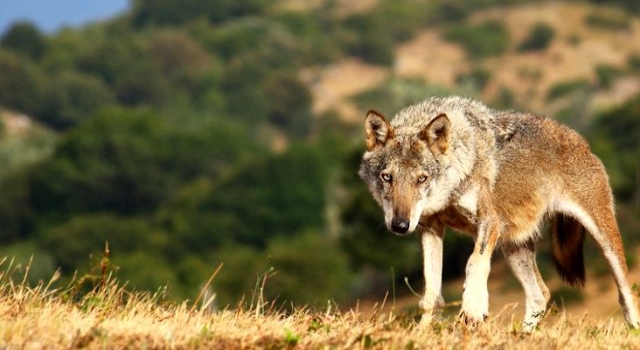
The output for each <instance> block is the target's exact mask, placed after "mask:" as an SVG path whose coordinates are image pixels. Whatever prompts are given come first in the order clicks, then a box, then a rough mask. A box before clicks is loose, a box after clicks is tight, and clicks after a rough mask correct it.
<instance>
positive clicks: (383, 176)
mask: <svg viewBox="0 0 640 350" xmlns="http://www.w3.org/2000/svg"><path fill="white" fill-rule="evenodd" d="M380 178H381V179H382V181H384V182H391V179H392V177H391V174H387V173H381V174H380Z"/></svg>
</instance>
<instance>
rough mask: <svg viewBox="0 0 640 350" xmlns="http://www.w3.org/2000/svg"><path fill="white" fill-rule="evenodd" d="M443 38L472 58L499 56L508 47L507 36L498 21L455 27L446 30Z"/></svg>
mask: <svg viewBox="0 0 640 350" xmlns="http://www.w3.org/2000/svg"><path fill="white" fill-rule="evenodd" d="M444 37H445V39H447V40H449V41H452V42H455V43H458V44H460V45H462V46H464V48H465V49H466V51H467V53H468V54H469V55H470V56H471V57H473V58H486V57H491V56H496V55H499V54H501V53H503V52H504V51H505V50H506V49H507V46H508V45H509V35H508V33H507V31H506V30H505V29H504V26H503V25H502V23H500V22H498V21H487V22H483V23H480V24H476V25H470V24H464V25H461V26H455V27H452V28H450V29H449V30H447V31H446V32H445V33H444Z"/></svg>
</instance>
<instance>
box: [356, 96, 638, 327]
mask: <svg viewBox="0 0 640 350" xmlns="http://www.w3.org/2000/svg"><path fill="white" fill-rule="evenodd" d="M365 132H366V134H365V137H366V140H365V141H366V150H365V152H364V155H363V156H362V161H361V164H360V169H359V175H360V177H361V178H362V179H363V180H364V182H365V183H366V185H367V187H368V189H369V191H370V192H371V194H372V195H373V198H374V199H375V200H376V201H377V202H378V203H379V204H380V206H381V207H382V209H383V212H384V220H385V223H386V226H387V228H388V229H389V230H390V231H392V232H393V233H395V234H398V235H406V234H408V233H410V232H413V231H418V232H419V233H420V241H421V244H422V251H423V270H424V279H425V292H424V296H423V297H422V299H421V301H420V306H421V308H422V309H423V311H424V313H423V316H422V322H425V323H428V322H430V321H431V319H432V316H433V314H434V313H435V312H437V311H438V310H439V309H441V308H442V307H443V306H444V300H443V298H442V293H441V286H442V249H443V243H442V238H443V234H444V230H445V227H450V228H452V229H454V230H455V231H458V232H462V233H467V234H470V235H471V236H472V237H473V238H474V240H475V245H474V249H473V252H472V253H471V255H470V256H469V258H468V261H467V265H466V269H465V274H466V276H465V283H464V290H463V294H462V306H461V310H460V320H461V321H462V322H464V323H466V324H472V325H478V324H480V323H481V322H483V321H484V320H485V319H486V317H487V316H488V315H489V292H488V289H487V279H488V276H489V271H490V268H491V266H490V264H491V256H492V254H493V252H494V250H496V249H497V248H499V249H500V250H501V251H502V253H503V255H504V257H505V258H506V261H507V263H508V265H509V266H510V268H511V270H512V271H513V273H514V275H515V277H516V278H517V279H518V280H519V282H520V284H521V285H522V287H523V289H524V293H525V299H526V300H525V315H524V319H523V321H522V329H523V330H525V331H531V330H533V329H535V328H536V327H537V325H538V323H539V322H540V319H541V317H542V316H543V315H544V313H545V311H546V307H547V302H548V301H549V296H550V294H549V289H548V288H547V286H546V285H545V283H544V281H543V280H542V277H541V275H540V272H539V270H538V267H537V265H536V258H535V253H536V241H537V240H538V239H539V238H540V236H541V228H542V226H543V223H544V222H547V221H549V222H550V229H549V231H550V235H551V241H552V256H553V259H554V262H555V265H556V268H557V270H558V272H559V274H560V276H561V277H562V278H563V280H564V281H566V282H568V283H569V284H572V285H583V284H584V282H585V270H584V258H583V252H582V249H583V240H584V236H585V232H587V233H588V234H589V235H590V237H591V238H593V240H594V241H595V243H596V244H597V246H598V247H599V248H600V250H601V251H602V253H603V254H604V258H605V260H606V262H607V264H608V266H609V268H610V270H611V272H612V274H613V278H614V280H615V283H616V285H617V288H618V293H619V302H620V305H621V306H622V310H623V312H624V317H625V320H626V321H627V323H628V324H629V325H630V326H631V327H634V328H638V327H640V314H639V313H638V308H637V302H636V298H635V296H634V295H633V293H632V289H631V287H630V285H629V281H628V280H627V276H626V275H627V265H626V261H625V256H624V250H623V246H622V239H621V237H620V232H619V230H618V226H617V223H616V219H615V213H614V202H613V195H612V193H611V188H610V186H609V180H608V177H607V174H606V172H605V169H604V166H603V165H602V162H601V161H600V160H599V159H598V158H597V157H596V156H595V155H594V154H593V153H592V152H591V150H590V148H589V145H588V144H587V142H586V141H585V140H584V139H583V138H582V137H581V136H580V135H579V134H578V133H577V132H575V131H573V130H571V129H570V128H568V127H566V126H564V125H562V124H559V123H557V122H555V121H554V120H551V119H548V118H545V117H542V116H537V115H533V114H529V113H524V112H518V111H500V110H495V109H491V108H489V107H487V106H485V105H484V104H483V103H481V102H478V101H475V100H471V99H467V98H463V97H459V96H452V97H446V98H431V99H427V100H425V101H423V102H420V103H417V104H414V105H411V106H409V107H406V108H404V109H402V110H400V111H399V112H398V113H397V114H396V116H395V117H394V118H393V119H392V120H391V121H388V120H387V119H386V118H385V116H383V115H382V114H381V113H379V112H376V111H374V110H370V111H369V112H368V113H367V115H366V118H365Z"/></svg>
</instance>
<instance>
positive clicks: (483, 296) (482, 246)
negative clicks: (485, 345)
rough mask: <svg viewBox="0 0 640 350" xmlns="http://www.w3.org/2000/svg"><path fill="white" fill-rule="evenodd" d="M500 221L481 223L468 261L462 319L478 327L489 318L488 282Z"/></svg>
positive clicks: (463, 293)
mask: <svg viewBox="0 0 640 350" xmlns="http://www.w3.org/2000/svg"><path fill="white" fill-rule="evenodd" d="M498 230H499V226H498V221H497V220H493V219H491V220H485V221H483V222H481V223H480V225H479V229H478V237H477V238H476V243H475V247H474V249H473V253H472V254H471V256H470V257H469V260H468V261H467V268H466V278H465V282H464V291H463V292H462V308H461V310H460V319H461V320H462V321H463V322H464V323H466V324H469V325H476V324H478V323H480V322H482V321H484V320H485V319H486V318H487V316H489V290H488V288H487V280H488V279H489V272H490V271H491V255H492V254H493V250H494V249H495V245H496V242H497V239H498Z"/></svg>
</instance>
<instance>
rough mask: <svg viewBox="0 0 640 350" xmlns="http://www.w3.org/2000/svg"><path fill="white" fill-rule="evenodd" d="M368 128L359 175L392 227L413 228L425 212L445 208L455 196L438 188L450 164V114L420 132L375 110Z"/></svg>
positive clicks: (369, 116) (401, 230) (402, 231)
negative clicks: (399, 126) (401, 128)
mask: <svg viewBox="0 0 640 350" xmlns="http://www.w3.org/2000/svg"><path fill="white" fill-rule="evenodd" d="M365 130H366V148H367V150H366V152H365V154H364V156H363V158H362V163H361V165H360V172H359V175H360V177H361V178H362V179H363V180H364V181H365V182H366V183H367V186H368V187H369V190H370V191H371V193H372V194H373V197H374V198H375V200H376V201H377V202H378V203H379V204H380V205H381V206H382V208H383V210H384V217H385V223H386V225H387V228H388V229H389V230H390V231H392V232H394V233H396V234H405V233H409V232H412V231H413V230H415V228H416V227H417V226H418V223H419V221H420V218H421V216H422V215H423V213H427V212H430V211H433V212H435V211H436V210H439V209H441V208H442V207H443V206H444V203H445V202H446V199H447V198H448V195H449V194H448V193H443V192H442V190H439V189H438V187H439V183H440V182H442V181H445V180H446V179H445V178H446V176H444V175H443V173H444V172H445V169H446V167H447V166H448V163H449V161H448V157H447V153H448V151H449V146H450V139H451V124H450V121H449V118H448V117H447V115H446V114H440V115H438V116H436V117H435V118H434V119H432V120H431V122H429V123H428V124H427V125H426V126H425V127H424V128H423V129H422V130H418V131H417V133H415V134H404V133H403V134H400V133H396V130H394V128H393V127H392V126H391V124H390V123H389V122H388V121H387V120H386V119H385V117H384V116H383V115H382V114H380V113H378V112H375V111H369V112H368V113H367V117H366V120H365ZM443 187H444V188H447V187H448V186H443ZM443 198H444V199H443Z"/></svg>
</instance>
